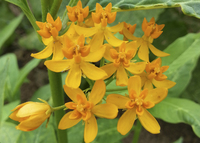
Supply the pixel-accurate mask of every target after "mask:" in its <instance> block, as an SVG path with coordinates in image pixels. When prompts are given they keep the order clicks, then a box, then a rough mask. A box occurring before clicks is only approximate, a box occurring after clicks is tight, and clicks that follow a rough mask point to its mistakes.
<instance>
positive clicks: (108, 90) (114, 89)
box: [106, 87, 127, 92]
mask: <svg viewBox="0 0 200 143" xmlns="http://www.w3.org/2000/svg"><path fill="white" fill-rule="evenodd" d="M121 90H127V87H124V88H119V89H117V88H113V89H107V90H106V92H111V91H121Z"/></svg>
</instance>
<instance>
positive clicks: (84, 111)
mask: <svg viewBox="0 0 200 143" xmlns="http://www.w3.org/2000/svg"><path fill="white" fill-rule="evenodd" d="M64 90H65V93H66V94H67V95H68V96H69V97H70V99H71V100H72V101H73V102H68V103H65V106H66V107H67V108H69V109H72V110H73V111H70V112H68V113H67V114H65V115H64V116H63V117H62V119H61V120H60V123H59V125H58V128H59V129H61V130H64V129H68V128H71V127H72V126H74V125H76V124H77V123H78V122H80V121H81V120H83V121H84V123H85V129H84V141H85V142H87V143H88V142H92V141H93V140H94V139H95V137H96V135H97V132H98V127H97V121H96V118H95V116H94V115H96V116H98V117H101V118H107V119H113V118H115V117H116V116H117V113H118V108H117V107H116V106H115V105H114V104H110V103H106V104H98V103H99V102H100V101H101V100H102V98H103V97H104V95H105V91H106V86H105V83H104V81H103V80H99V81H96V82H95V84H94V86H93V88H92V91H91V93H90V95H89V99H88V100H87V98H86V96H85V94H84V93H83V92H82V90H81V89H80V88H77V89H72V88H69V87H67V86H66V85H64Z"/></svg>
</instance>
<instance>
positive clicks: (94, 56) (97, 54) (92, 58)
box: [83, 46, 106, 62]
mask: <svg viewBox="0 0 200 143" xmlns="http://www.w3.org/2000/svg"><path fill="white" fill-rule="evenodd" d="M105 50H106V47H105V46H101V47H100V48H99V49H98V50H96V51H94V52H90V53H89V54H88V55H87V56H86V57H83V60H84V61H87V62H98V61H99V60H101V58H102V57H103V55H104V53H105Z"/></svg>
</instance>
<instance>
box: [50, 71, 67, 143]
mask: <svg viewBox="0 0 200 143" xmlns="http://www.w3.org/2000/svg"><path fill="white" fill-rule="evenodd" d="M48 75H49V82H50V87H51V94H52V99H53V106H54V107H57V106H60V105H63V104H64V95H63V89H62V87H63V86H62V79H61V73H55V72H52V71H50V70H48ZM64 114H65V111H64V110H57V111H55V112H54V115H55V120H56V125H57V126H58V124H59V122H60V120H61V118H62V117H63V116H64ZM57 137H58V143H67V131H66V130H60V129H57Z"/></svg>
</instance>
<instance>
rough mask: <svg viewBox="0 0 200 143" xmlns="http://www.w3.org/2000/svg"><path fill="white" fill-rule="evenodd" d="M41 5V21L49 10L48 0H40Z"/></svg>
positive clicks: (44, 19)
mask: <svg viewBox="0 0 200 143" xmlns="http://www.w3.org/2000/svg"><path fill="white" fill-rule="evenodd" d="M41 6H42V22H45V21H46V17H47V13H48V11H49V0H41Z"/></svg>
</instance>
